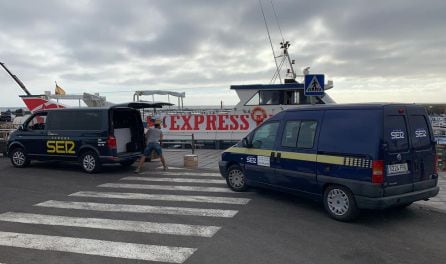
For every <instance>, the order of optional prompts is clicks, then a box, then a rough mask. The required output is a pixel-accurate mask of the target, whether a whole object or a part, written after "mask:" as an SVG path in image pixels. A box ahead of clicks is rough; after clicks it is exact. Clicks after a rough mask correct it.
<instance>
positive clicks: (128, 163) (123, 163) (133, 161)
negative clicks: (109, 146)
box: [120, 159, 136, 167]
mask: <svg viewBox="0 0 446 264" xmlns="http://www.w3.org/2000/svg"><path fill="white" fill-rule="evenodd" d="M135 161H136V160H134V159H132V160H126V161H122V162H120V164H121V166H122V167H130V166H132V164H133V163H135Z"/></svg>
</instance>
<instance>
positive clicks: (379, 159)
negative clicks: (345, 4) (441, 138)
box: [219, 104, 439, 221]
mask: <svg viewBox="0 0 446 264" xmlns="http://www.w3.org/2000/svg"><path fill="white" fill-rule="evenodd" d="M219 167H220V172H221V174H222V176H223V177H225V178H226V182H227V184H228V186H229V187H230V188H231V189H232V190H234V191H244V190H246V189H247V188H248V186H261V187H267V188H274V189H278V190H282V191H286V192H291V193H295V194H303V195H306V196H308V197H310V198H315V199H320V200H322V201H323V203H324V206H325V209H326V211H327V212H328V214H329V215H330V216H331V217H332V218H334V219H337V220H342V221H348V220H352V219H354V218H355V217H356V216H357V215H358V214H359V209H366V208H367V209H382V208H387V207H405V206H408V205H410V204H411V203H413V202H414V201H418V200H426V199H429V198H430V197H433V196H435V195H437V193H438V192H439V187H438V186H437V181H438V175H437V167H436V152H435V141H434V137H433V133H432V128H431V126H430V122H429V117H428V115H427V113H426V110H425V109H424V107H422V106H418V105H414V104H352V105H349V104H346V105H342V104H338V105H315V106H302V107H299V108H296V109H292V110H286V111H283V112H280V113H278V114H276V115H274V116H273V117H271V118H270V119H268V120H267V121H266V122H265V123H263V124H262V125H261V126H259V127H257V128H256V129H255V130H254V131H252V132H251V133H250V134H249V135H248V136H247V137H246V138H244V139H243V140H242V141H240V142H239V143H237V144H236V145H234V146H233V147H231V148H229V149H227V150H225V151H224V152H223V153H222V157H221V161H220V162H219Z"/></svg>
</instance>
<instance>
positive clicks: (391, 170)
mask: <svg viewBox="0 0 446 264" xmlns="http://www.w3.org/2000/svg"><path fill="white" fill-rule="evenodd" d="M407 173H409V167H408V166H407V163H399V164H392V165H387V175H397V174H407Z"/></svg>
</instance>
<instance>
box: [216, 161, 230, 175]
mask: <svg viewBox="0 0 446 264" xmlns="http://www.w3.org/2000/svg"><path fill="white" fill-rule="evenodd" d="M218 169H219V170H220V174H221V176H222V177H223V178H226V177H227V176H228V162H227V161H223V160H220V161H219V162H218Z"/></svg>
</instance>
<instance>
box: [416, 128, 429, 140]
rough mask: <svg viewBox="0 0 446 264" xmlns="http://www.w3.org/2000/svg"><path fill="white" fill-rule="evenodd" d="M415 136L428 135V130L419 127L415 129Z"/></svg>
mask: <svg viewBox="0 0 446 264" xmlns="http://www.w3.org/2000/svg"><path fill="white" fill-rule="evenodd" d="M415 137H417V138H421V137H427V132H426V130H425V129H423V128H419V129H417V130H415Z"/></svg>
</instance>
